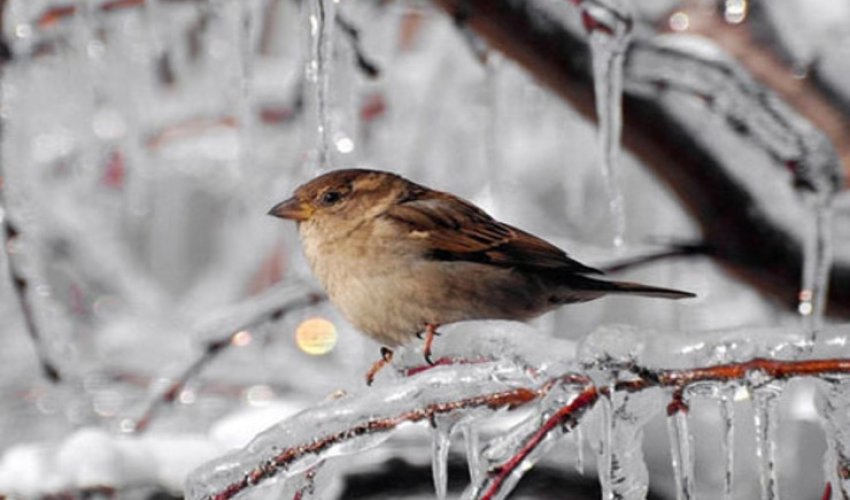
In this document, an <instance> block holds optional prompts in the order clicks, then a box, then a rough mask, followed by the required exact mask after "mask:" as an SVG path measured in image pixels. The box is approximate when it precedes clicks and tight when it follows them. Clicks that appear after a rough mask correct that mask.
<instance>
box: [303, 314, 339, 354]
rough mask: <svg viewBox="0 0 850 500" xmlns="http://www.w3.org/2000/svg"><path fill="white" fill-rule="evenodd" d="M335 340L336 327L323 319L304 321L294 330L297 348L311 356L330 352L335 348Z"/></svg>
mask: <svg viewBox="0 0 850 500" xmlns="http://www.w3.org/2000/svg"><path fill="white" fill-rule="evenodd" d="M336 338H337V335H336V327H335V326H334V324H333V323H331V322H330V321H328V320H326V319H324V318H310V319H307V320H304V321H302V322H301V324H300V325H298V328H297V329H296V330H295V342H296V343H297V344H298V348H299V349H301V350H302V351H304V352H306V353H307V354H311V355H313V356H321V355H323V354H327V353H329V352H331V351H332V350H333V348H334V346H336Z"/></svg>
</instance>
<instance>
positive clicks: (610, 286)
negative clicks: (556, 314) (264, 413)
mask: <svg viewBox="0 0 850 500" xmlns="http://www.w3.org/2000/svg"><path fill="white" fill-rule="evenodd" d="M576 278H580V279H578V280H575V281H574V282H573V283H570V286H571V287H575V288H580V289H582V290H593V291H600V292H606V293H624V294H634V295H641V296H643V297H655V298H661V299H689V298H693V297H696V294H694V293H691V292H684V291H682V290H674V289H672V288H662V287H658V286H650V285H642V284H640V283H630V282H628V281H603V280H597V279H593V278H588V277H586V276H580V277H579V276H576ZM571 281H573V280H571Z"/></svg>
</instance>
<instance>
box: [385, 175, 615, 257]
mask: <svg viewBox="0 0 850 500" xmlns="http://www.w3.org/2000/svg"><path fill="white" fill-rule="evenodd" d="M383 215H384V217H387V218H389V219H391V220H393V221H395V222H396V223H399V224H402V225H404V226H405V227H406V229H408V231H409V232H408V235H409V237H411V238H417V239H421V240H423V241H424V242H426V243H427V247H428V249H429V253H430V257H432V258H435V259H440V260H453V261H459V260H460V261H471V262H479V263H487V264H492V265H497V266H500V267H515V268H525V269H529V270H530V269H535V268H536V269H538V270H541V271H542V270H558V271H566V272H571V273H580V274H602V272H601V271H599V270H597V269H594V268H592V267H588V266H585V265H584V264H582V263H580V262H578V261H576V260H573V259H571V258H570V257H569V256H567V254H566V253H565V252H564V251H563V250H561V249H560V248H558V247H556V246H554V245H552V244H550V243H548V242H546V241H544V240H542V239H540V238H538V237H536V236H534V235H531V234H529V233H526V232H525V231H522V230H520V229H517V228H515V227H512V226H509V225H508V224H504V223H502V222H499V221H497V220H495V219H493V218H492V217H490V216H489V215H488V214H487V213H486V212H484V211H483V210H481V209H480V208H478V207H476V206H475V205H473V204H471V203H469V202H467V201H464V200H462V199H460V198H458V197H456V196H453V195H450V194H448V193H442V192H435V191H430V190H428V191H424V190H422V191H417V192H415V194H413V195H410V196H408V198H407V199H405V200H404V201H402V202H401V203H398V204H395V205H393V206H392V207H391V208H390V209H389V210H388V211H387V212H385V213H384V214H383Z"/></svg>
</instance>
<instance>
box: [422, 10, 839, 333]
mask: <svg viewBox="0 0 850 500" xmlns="http://www.w3.org/2000/svg"><path fill="white" fill-rule="evenodd" d="M432 1H433V2H434V3H435V4H436V5H438V6H439V7H441V8H442V9H443V10H445V11H446V12H447V13H448V14H449V15H451V16H452V17H454V18H457V17H458V14H459V13H463V19H464V23H465V25H466V26H467V27H468V28H469V29H472V30H473V31H475V32H476V33H477V34H478V35H479V36H481V37H482V38H483V39H485V40H487V42H488V43H489V44H490V46H491V47H493V48H495V49H497V50H499V51H501V52H503V53H504V54H505V55H506V56H507V57H509V58H511V59H513V60H514V61H516V62H517V63H518V64H520V65H521V66H522V67H524V68H525V69H526V70H527V71H528V72H529V73H531V74H532V75H534V76H535V77H536V78H537V79H538V80H540V81H541V82H542V83H543V84H545V85H547V86H548V87H550V88H551V89H552V90H553V91H554V92H555V93H556V94H557V95H558V96H560V97H561V98H562V99H564V100H565V101H567V102H568V103H569V104H570V105H571V106H573V107H574V108H575V109H576V110H577V111H579V112H580V113H581V114H582V115H584V116H585V117H588V118H590V119H595V111H594V108H593V103H594V97H593V83H592V76H591V70H590V66H591V65H590V54H589V51H588V47H587V45H586V42H585V41H584V39H583V36H581V35H579V34H577V33H573V32H572V31H571V30H570V29H569V28H568V27H567V26H565V25H564V24H563V21H561V20H560V19H556V18H555V17H554V16H553V15H552V14H550V13H549V12H547V11H546V10H545V9H543V8H541V7H540V6H539V5H538V4H537V2H533V1H519V0H432ZM646 48H647V44H643V49H646ZM650 48H651V47H650ZM632 50H635V49H634V46H633V48H632ZM628 77H629V75H628V73H627V75H626V78H627V79H628ZM623 116H624V129H623V143H624V145H625V146H626V147H627V148H629V149H630V150H631V151H632V152H633V153H634V154H635V155H637V156H638V157H639V158H641V159H642V160H643V162H644V163H645V164H646V165H647V166H649V167H650V168H651V169H652V170H653V171H654V172H655V173H656V175H658V176H659V177H660V178H661V179H662V180H664V181H665V182H666V183H667V184H668V185H669V186H670V187H671V188H672V190H673V191H674V193H675V194H676V195H677V196H678V197H679V199H680V201H681V203H682V205H683V206H684V207H685V209H686V210H688V211H689V212H690V213H691V214H692V215H693V216H694V218H695V219H696V220H697V221H698V222H699V224H700V225H701V227H702V231H703V237H704V239H705V241H706V242H707V243H708V245H709V246H710V247H711V248H712V250H713V252H712V255H713V256H714V257H716V258H717V259H718V260H719V261H720V262H721V263H723V264H725V265H726V266H727V268H728V269H730V270H731V271H732V272H733V273H734V274H735V275H736V276H738V277H739V278H741V279H743V280H745V281H746V282H748V283H750V284H751V285H753V286H755V287H756V288H758V289H759V290H761V291H762V292H763V293H765V294H767V295H769V296H772V297H774V298H776V299H778V300H779V301H780V302H781V303H782V304H784V305H785V306H786V307H788V308H791V309H793V308H795V307H796V306H797V304H798V291H799V286H800V283H801V276H802V262H803V250H802V245H801V242H800V241H799V240H798V239H797V238H796V237H794V236H792V235H791V234H790V233H789V232H788V231H787V230H785V229H784V228H782V227H780V226H779V225H777V224H776V223H775V222H774V221H772V220H771V219H770V218H769V217H768V215H767V213H766V212H765V210H764V207H765V206H767V204H768V203H769V201H767V200H759V199H758V198H757V195H756V194H755V193H752V192H749V191H748V190H747V189H746V188H745V187H744V186H742V185H741V183H740V182H739V181H737V180H736V179H735V178H734V176H733V175H731V173H730V172H731V171H734V170H731V168H727V165H724V161H723V159H722V158H720V157H719V156H718V154H717V153H716V152H714V151H712V150H710V149H709V148H708V147H707V146H706V145H705V144H703V143H701V142H700V140H699V138H697V137H694V136H693V135H692V134H690V133H689V132H688V131H687V130H686V129H685V127H683V126H682V122H681V121H680V119H679V118H677V117H676V116H673V115H672V114H671V113H670V111H669V110H668V109H665V108H664V106H663V104H662V103H661V102H659V100H658V99H657V98H650V97H647V96H645V95H639V94H637V93H635V92H632V91H629V90H628V89H627V90H626V93H625V95H624V96H623ZM829 287H830V296H829V303H828V305H827V313H828V314H832V315H838V316H844V317H847V316H850V266H848V265H846V264H842V263H837V264H836V265H835V266H833V270H832V272H831V275H830V283H829Z"/></svg>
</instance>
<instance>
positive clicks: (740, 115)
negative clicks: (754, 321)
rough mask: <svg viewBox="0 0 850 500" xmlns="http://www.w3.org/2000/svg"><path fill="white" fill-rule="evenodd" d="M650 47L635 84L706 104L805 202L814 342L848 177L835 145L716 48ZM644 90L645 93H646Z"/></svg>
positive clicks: (697, 43) (640, 52)
mask: <svg viewBox="0 0 850 500" xmlns="http://www.w3.org/2000/svg"><path fill="white" fill-rule="evenodd" d="M658 40H659V41H658V42H653V43H646V42H642V43H640V44H638V45H637V46H636V49H635V50H633V51H631V53H630V59H629V68H628V72H627V73H628V77H629V78H628V80H627V81H628V82H629V83H630V84H631V85H632V86H633V87H632V88H634V89H641V88H643V90H642V91H644V92H645V91H647V90H648V89H647V86H650V87H651V86H654V87H655V89H656V91H657V92H660V93H679V94H684V95H690V96H692V97H696V98H698V99H699V100H700V101H702V102H703V103H704V106H705V107H707V108H708V109H710V110H712V111H713V112H714V113H716V114H718V115H720V116H722V117H723V118H724V119H725V120H726V121H727V122H728V123H729V125H730V126H731V127H732V128H733V129H735V130H736V131H737V133H738V134H740V135H743V136H745V137H746V138H747V139H749V140H750V141H751V142H752V143H754V144H756V145H758V146H759V147H760V148H761V149H762V150H764V151H765V152H766V153H767V154H768V155H769V156H770V157H771V158H772V159H773V160H774V163H775V164H776V165H777V166H778V167H780V168H781V169H783V170H787V171H788V172H789V173H790V177H791V183H792V185H793V187H794V188H795V190H796V191H798V192H799V193H800V194H801V195H802V196H803V197H804V198H805V200H804V205H806V206H807V208H808V212H809V214H807V216H808V218H809V221H808V223H807V224H806V225H805V227H806V228H810V229H807V230H804V231H803V232H802V234H800V237H801V240H802V242H803V262H802V263H801V266H802V268H803V273H802V283H801V288H800V303H799V312H800V314H801V315H802V317H803V322H804V325H805V327H806V328H807V330H808V331H809V334H810V336H811V337H812V338H813V339H814V337H815V335H816V334H817V332H818V331H819V330H820V328H821V327H822V318H823V311H824V308H825V305H826V296H827V295H826V294H827V287H828V278H829V270H830V266H831V265H832V250H831V248H832V244H831V236H830V235H831V232H832V228H831V227H830V224H831V220H832V217H831V212H832V209H831V205H832V200H833V198H834V196H835V194H836V193H837V192H838V191H839V190H840V189H841V186H842V184H843V178H844V170H843V168H842V166H841V160H840V159H839V158H838V156H837V154H836V152H835V150H834V148H833V146H832V144H831V143H830V141H829V139H828V138H827V137H826V136H825V135H824V134H823V133H822V132H820V131H818V130H817V129H816V128H815V127H814V126H813V125H812V124H811V123H809V122H808V121H807V120H806V119H805V118H803V117H802V116H800V115H799V114H798V113H797V112H796V111H795V110H793V109H792V108H791V107H790V106H788V105H786V104H785V103H784V102H783V101H781V100H780V99H777V98H775V97H774V96H773V95H772V94H770V93H769V92H768V91H766V90H764V89H763V88H762V87H760V86H759V85H758V84H757V83H756V82H755V81H754V80H753V79H752V78H751V77H750V76H749V75H748V74H747V73H746V72H745V71H743V70H742V69H741V68H740V67H738V66H737V64H736V63H734V62H733V61H731V60H730V59H729V58H728V57H727V56H726V55H725V54H723V53H722V52H720V51H719V50H718V49H717V48H716V47H714V46H712V45H711V44H710V43H709V42H707V41H705V40H702V39H697V38H695V37H688V36H683V35H676V36H667V37H660V38H659V39H658ZM639 91H640V90H639Z"/></svg>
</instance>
